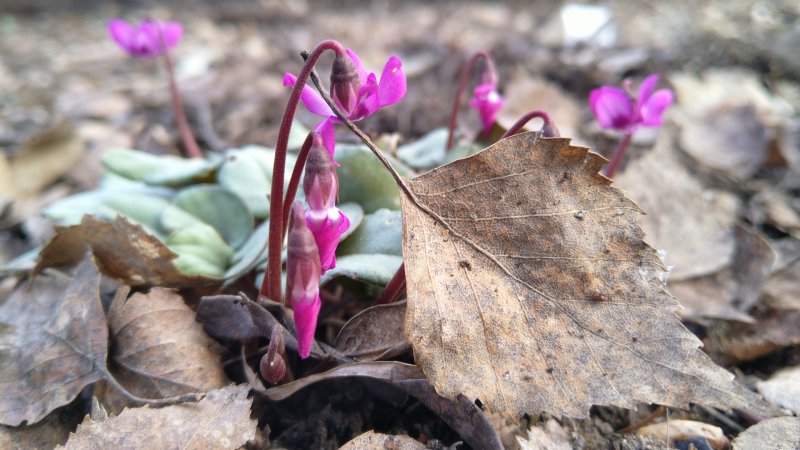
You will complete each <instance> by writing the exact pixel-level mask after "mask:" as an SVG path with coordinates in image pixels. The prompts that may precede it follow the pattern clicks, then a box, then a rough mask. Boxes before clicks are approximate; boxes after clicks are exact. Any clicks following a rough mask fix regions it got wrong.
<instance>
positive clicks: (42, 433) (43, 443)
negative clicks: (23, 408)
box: [0, 413, 77, 450]
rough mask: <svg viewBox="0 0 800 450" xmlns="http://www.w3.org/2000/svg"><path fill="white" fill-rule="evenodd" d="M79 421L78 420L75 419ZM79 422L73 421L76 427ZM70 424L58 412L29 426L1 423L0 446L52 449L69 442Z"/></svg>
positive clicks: (34, 449)
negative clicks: (4, 424)
mask: <svg viewBox="0 0 800 450" xmlns="http://www.w3.org/2000/svg"><path fill="white" fill-rule="evenodd" d="M75 422H77V420H76V421H75ZM75 425H77V423H73V424H72V426H73V427H74V426H75ZM70 428H71V427H70V424H68V423H65V422H64V421H63V420H62V417H61V415H60V414H58V413H54V414H50V415H49V416H47V417H46V418H45V419H44V420H42V421H41V422H39V423H36V424H33V425H30V426H27V427H6V426H2V425H0V448H8V449H26V450H50V449H52V448H54V447H55V446H57V445H61V444H63V443H65V442H67V437H69V432H70Z"/></svg>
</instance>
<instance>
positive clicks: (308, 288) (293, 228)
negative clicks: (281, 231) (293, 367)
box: [286, 200, 322, 359]
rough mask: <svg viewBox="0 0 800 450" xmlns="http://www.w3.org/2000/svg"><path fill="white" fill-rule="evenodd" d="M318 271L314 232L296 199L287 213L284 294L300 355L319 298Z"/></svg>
mask: <svg viewBox="0 0 800 450" xmlns="http://www.w3.org/2000/svg"><path fill="white" fill-rule="evenodd" d="M320 275H321V269H320V263H319V250H318V249H317V243H316V242H315V241H314V235H313V234H311V230H309V229H308V227H307V226H306V221H305V217H303V204H302V203H301V202H300V201H299V200H298V201H296V202H294V204H293V205H292V211H291V214H290V216H289V237H288V244H287V257H286V295H288V296H289V300H290V303H291V305H292V309H293V310H294V324H295V327H296V328H297V346H298V352H299V354H300V358H301V359H305V358H308V355H309V353H311V343H312V342H314V331H315V330H316V328H317V316H318V315H319V310H320V307H321V306H322V302H321V300H320V298H319V279H320Z"/></svg>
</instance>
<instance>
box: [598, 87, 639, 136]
mask: <svg viewBox="0 0 800 450" xmlns="http://www.w3.org/2000/svg"><path fill="white" fill-rule="evenodd" d="M589 106H590V107H591V108H592V112H593V113H594V117H595V118H596V119H597V123H599V124H600V126H601V127H603V128H612V129H615V130H621V131H625V130H627V129H628V128H630V127H631V126H633V124H634V117H633V115H634V111H633V105H632V104H631V100H630V99H629V98H628V96H627V95H626V94H625V91H623V90H622V89H619V88H616V87H612V86H602V87H599V88H597V89H593V90H592V93H591V94H590V95H589Z"/></svg>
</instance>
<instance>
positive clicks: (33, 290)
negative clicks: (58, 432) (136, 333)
mask: <svg viewBox="0 0 800 450" xmlns="http://www.w3.org/2000/svg"><path fill="white" fill-rule="evenodd" d="M107 340H108V329H107V327H106V321H105V316H104V314H103V308H102V306H101V305H100V274H99V273H98V271H97V268H96V267H95V264H94V261H93V260H92V258H86V259H84V260H83V262H82V263H81V264H80V265H79V266H78V267H77V269H76V270H75V274H74V276H73V277H71V278H69V277H66V276H64V275H58V274H52V275H40V276H37V277H36V278H34V280H33V282H32V283H31V284H30V287H28V286H25V285H23V286H20V287H19V288H18V289H17V290H16V291H15V292H14V293H13V294H12V295H11V297H9V298H8V300H6V302H5V303H4V304H3V305H2V306H0V380H2V382H0V423H3V424H5V425H11V426H18V425H20V424H21V423H23V422H27V423H28V424H33V423H36V422H38V421H40V420H41V419H42V418H44V417H45V416H46V415H47V414H49V413H50V411H52V410H54V409H55V408H57V407H59V406H62V405H65V404H67V403H69V402H71V401H72V400H73V399H74V398H75V397H76V396H77V395H78V394H79V393H80V392H81V390H83V388H84V387H86V386H87V385H89V384H91V383H94V382H95V381H98V380H100V379H101V378H103V377H104V375H105V364H106V355H107V351H108V343H107Z"/></svg>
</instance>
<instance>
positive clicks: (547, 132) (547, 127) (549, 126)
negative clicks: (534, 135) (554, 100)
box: [542, 122, 561, 137]
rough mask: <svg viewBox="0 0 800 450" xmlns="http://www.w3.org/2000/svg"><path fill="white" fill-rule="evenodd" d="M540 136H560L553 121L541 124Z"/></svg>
mask: <svg viewBox="0 0 800 450" xmlns="http://www.w3.org/2000/svg"><path fill="white" fill-rule="evenodd" d="M542 136H544V137H561V133H559V131H558V128H557V127H556V124H555V123H553V122H545V123H544V125H542Z"/></svg>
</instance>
